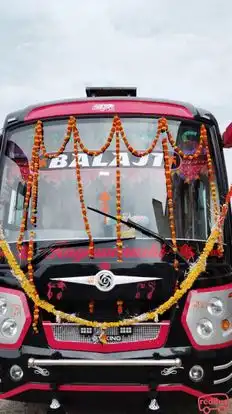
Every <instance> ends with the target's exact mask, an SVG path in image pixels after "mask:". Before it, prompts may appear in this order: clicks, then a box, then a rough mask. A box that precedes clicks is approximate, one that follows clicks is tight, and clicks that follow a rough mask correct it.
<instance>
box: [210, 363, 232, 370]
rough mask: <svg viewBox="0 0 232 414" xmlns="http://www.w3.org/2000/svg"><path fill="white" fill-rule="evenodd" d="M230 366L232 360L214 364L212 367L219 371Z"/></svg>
mask: <svg viewBox="0 0 232 414" xmlns="http://www.w3.org/2000/svg"><path fill="white" fill-rule="evenodd" d="M231 366H232V361H230V362H227V364H223V365H216V366H215V367H213V370H214V371H220V370H221V369H227V368H230V367H231Z"/></svg>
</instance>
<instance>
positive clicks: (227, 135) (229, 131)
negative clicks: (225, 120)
mask: <svg viewBox="0 0 232 414" xmlns="http://www.w3.org/2000/svg"><path fill="white" fill-rule="evenodd" d="M222 140H223V146H224V148H231V147H232V122H231V123H230V124H229V125H228V127H227V128H226V130H225V132H224V133H223V134H222Z"/></svg>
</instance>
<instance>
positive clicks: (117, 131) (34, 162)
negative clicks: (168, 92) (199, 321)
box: [17, 115, 222, 329]
mask: <svg viewBox="0 0 232 414" xmlns="http://www.w3.org/2000/svg"><path fill="white" fill-rule="evenodd" d="M72 135H73V142H74V156H75V161H76V181H77V192H78V196H79V200H80V205H81V212H82V218H83V222H84V226H85V231H86V234H87V236H88V238H89V257H90V258H94V241H93V237H92V233H91V228H90V224H89V221H88V216H87V209H86V205H85V199H84V188H83V184H82V179H81V167H80V164H79V161H78V154H79V150H81V151H82V152H83V153H85V154H87V155H89V156H92V157H96V156H98V155H100V154H103V153H104V152H105V151H106V150H107V149H108V148H109V146H110V145H111V143H112V141H113V138H114V136H115V137H116V212H117V213H116V218H117V223H116V234H117V240H116V246H117V253H118V261H119V262H121V261H122V259H123V244H122V240H121V222H120V219H121V218H122V216H121V175H120V142H121V139H122V141H123V142H124V144H125V145H126V147H127V149H128V151H130V152H131V153H132V154H133V155H134V156H136V157H138V158H142V157H144V156H146V155H148V154H150V153H151V152H152V151H153V150H154V148H155V147H156V144H157V142H158V141H159V138H160V136H161V135H162V136H163V138H162V145H163V153H164V168H165V179H166V190H167V199H168V216H169V224H170V230H171V240H172V244H173V249H174V250H173V251H174V252H177V249H178V248H177V240H176V227H175V215H174V204H173V190H172V187H173V184H172V171H171V166H170V158H171V157H170V156H169V152H168V143H169V144H170V145H171V146H172V148H173V149H174V151H175V152H176V153H178V154H179V156H180V157H181V158H182V159H184V160H189V161H191V160H195V159H197V158H199V157H200V155H202V153H203V151H204V150H205V153H206V157H207V168H208V177H209V182H210V194H211V199H212V202H213V213H214V221H215V222H216V221H217V219H218V214H219V208H218V204H217V193H216V184H215V179H214V171H213V163H212V159H211V155H210V150H209V144H208V137H207V130H206V128H205V126H204V125H201V129H200V138H199V144H198V147H197V149H196V151H195V153H194V154H186V153H185V152H183V151H182V150H181V149H180V148H179V147H178V146H177V145H176V143H175V140H174V139H173V137H172V134H171V132H170V131H169V127H168V122H167V120H166V119H165V118H160V119H159V120H158V127H157V132H156V135H155V137H154V139H153V140H152V142H151V145H150V146H149V147H148V148H147V149H146V150H144V151H138V150H136V149H135V148H133V147H132V146H131V145H130V143H129V141H128V139H127V137H126V133H125V131H124V128H123V125H122V122H121V120H120V118H119V116H117V115H115V116H114V118H113V122H112V127H111V130H110V132H109V136H108V138H107V140H106V142H105V144H104V145H103V146H102V147H101V148H100V149H98V150H90V149H88V148H86V147H85V145H84V143H83V141H82V139H81V137H80V134H79V130H78V127H77V121H76V118H75V117H74V116H71V117H70V118H69V120H68V126H67V131H66V135H65V137H64V140H63V143H62V145H61V147H60V148H59V149H58V150H57V152H56V153H48V152H47V150H46V146H45V143H44V133H43V123H42V122H41V121H40V120H39V121H37V123H36V126H35V135H34V143H33V148H32V157H31V162H30V172H29V177H28V180H27V188H26V196H25V201H24V207H23V217H22V221H21V225H20V234H19V237H18V241H17V247H18V250H19V252H20V251H21V249H22V244H23V239H24V234H25V230H26V227H27V221H28V218H29V217H28V209H29V204H30V200H31V206H32V214H31V217H30V222H31V224H32V226H33V227H34V228H36V222H37V217H36V214H37V200H38V180H39V169H40V156H41V155H42V156H43V157H44V158H49V159H52V158H56V157H58V156H59V155H61V154H62V153H63V152H64V151H65V148H66V146H67V144H68V142H69V141H70V140H71V137H72ZM34 238H35V233H34V232H33V231H31V232H30V241H29V249H28V258H27V261H28V279H29V281H30V283H31V286H34V281H33V279H34V273H33V266H32V263H31V262H32V258H33V252H34ZM219 241H220V243H219V244H220V252H221V254H222V234H219ZM174 267H175V269H178V261H177V260H176V258H175V259H174ZM37 302H38V301H37ZM37 302H36V301H35V309H34V325H33V326H34V329H36V325H37V322H38V318H39V312H38V304H36V303H37Z"/></svg>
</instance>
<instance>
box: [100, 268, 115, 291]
mask: <svg viewBox="0 0 232 414" xmlns="http://www.w3.org/2000/svg"><path fill="white" fill-rule="evenodd" d="M96 276H97V277H96V287H97V288H98V289H99V290H101V291H102V292H108V291H109V290H111V289H113V287H114V275H113V273H111V272H110V271H109V270H101V271H100V272H99V273H97V275H96Z"/></svg>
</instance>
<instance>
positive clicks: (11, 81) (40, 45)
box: [0, 0, 232, 182]
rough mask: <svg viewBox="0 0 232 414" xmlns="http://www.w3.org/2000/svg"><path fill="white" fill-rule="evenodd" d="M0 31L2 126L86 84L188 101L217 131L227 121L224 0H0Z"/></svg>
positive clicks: (230, 40) (230, 24)
mask: <svg viewBox="0 0 232 414" xmlns="http://www.w3.org/2000/svg"><path fill="white" fill-rule="evenodd" d="M0 39H1V43H0V50H1V64H0V91H1V100H0V122H1V124H2V122H3V119H4V117H5V116H6V114H7V113H8V112H10V111H11V110H15V109H19V108H21V107H22V106H24V105H28V104H31V103H36V102H40V101H46V100H53V99H61V98H70V97H80V96H83V95H84V88H85V86H87V85H95V86H96V85H97V86H98V85H102V86H109V85H114V86H137V87H138V93H139V95H140V96H148V97H158V98H168V99H177V100H186V101H190V102H191V103H193V104H196V105H200V106H202V107H205V108H207V109H209V110H211V111H212V112H213V113H214V115H215V116H216V117H217V119H218V121H219V124H220V128H221V129H224V127H225V125H226V124H228V122H230V121H231V120H232V101H231V97H232V2H231V1H230V0H194V1H192V2H190V1H186V0H175V1H173V0H142V1H141V0H86V1H84V0H39V1H38V0H34V1H33V0H7V1H6V0H0ZM227 158H228V160H229V159H231V170H229V175H230V181H231V182H232V149H231V151H230V155H228V151H227ZM228 164H229V162H228Z"/></svg>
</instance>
